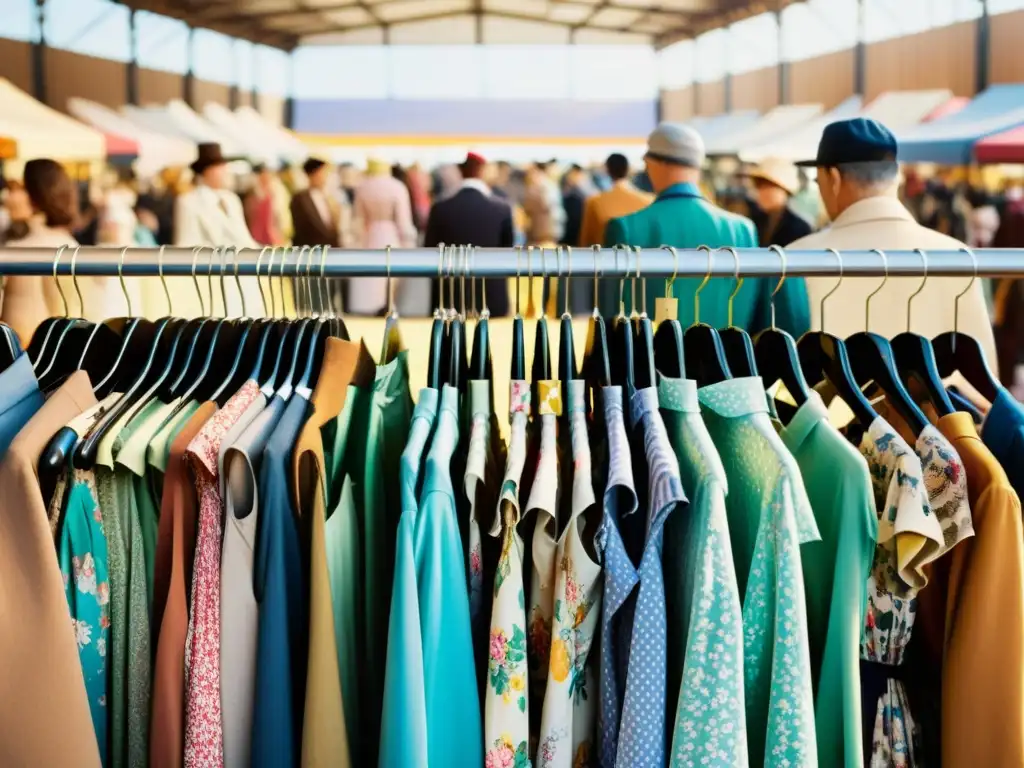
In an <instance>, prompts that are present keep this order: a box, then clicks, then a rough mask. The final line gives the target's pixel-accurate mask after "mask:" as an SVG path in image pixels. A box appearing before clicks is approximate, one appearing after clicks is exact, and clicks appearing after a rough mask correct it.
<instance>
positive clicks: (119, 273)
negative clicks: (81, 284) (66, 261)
mask: <svg viewBox="0 0 1024 768" xmlns="http://www.w3.org/2000/svg"><path fill="white" fill-rule="evenodd" d="M127 253H128V249H127V248H122V249H121V258H120V260H119V261H118V262H117V281H118V282H119V283H121V293H123V294H124V301H125V303H126V304H127V305H128V315H127V316H128V317H131V316H132V297H131V296H129V295H128V287H127V286H126V285H125V284H124V257H125V254H127ZM76 255H77V254H76ZM72 263H74V260H72ZM73 271H74V269H72V272H73ZM75 287H76V288H77V285H76V286H75ZM78 301H79V302H82V294H81V293H79V294H78ZM82 314H83V315H84V314H85V303H84V302H82Z"/></svg>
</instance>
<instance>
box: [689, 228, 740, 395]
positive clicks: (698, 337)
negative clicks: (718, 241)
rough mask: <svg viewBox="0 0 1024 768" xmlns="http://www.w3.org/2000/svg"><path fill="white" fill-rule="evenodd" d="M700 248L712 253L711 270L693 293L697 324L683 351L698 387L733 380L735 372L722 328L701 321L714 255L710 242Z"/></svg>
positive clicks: (690, 372)
mask: <svg viewBox="0 0 1024 768" xmlns="http://www.w3.org/2000/svg"><path fill="white" fill-rule="evenodd" d="M698 250H701V251H705V252H706V253H707V255H708V271H707V274H705V275H704V280H703V281H701V284H700V285H699V286H698V287H697V290H696V292H695V293H694V294H693V325H691V326H690V327H689V328H687V329H686V333H684V334H683V351H684V353H685V361H686V362H685V369H686V372H687V375H688V376H689V377H690V378H692V379H696V380H697V384H698V386H701V387H706V386H708V385H710V384H718V383H720V382H723V381H726V380H727V379H731V378H732V373H731V372H730V370H729V363H728V362H727V360H726V356H725V349H724V348H723V347H722V339H721V337H720V336H719V335H718V330H717V329H716V328H713V327H711V326H710V325H707V324H706V323H701V322H700V292H701V291H702V290H704V286H706V285H707V284H708V281H709V280H710V279H711V271H712V266H713V265H714V255H713V254H712V252H711V249H710V248H708V247H707V246H706V245H702V246H700V247H699V248H698Z"/></svg>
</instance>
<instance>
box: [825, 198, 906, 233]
mask: <svg viewBox="0 0 1024 768" xmlns="http://www.w3.org/2000/svg"><path fill="white" fill-rule="evenodd" d="M886 220H889V221H911V222H913V221H914V217H913V215H912V214H911V213H910V211H908V210H907V208H906V206H904V205H903V203H901V202H900V201H899V200H898V199H897V198H895V197H887V196H883V197H868V198H865V199H864V200H858V201H857V202H856V203H854V204H853V205H851V206H850V207H849V208H847V209H846V210H845V211H843V212H842V213H841V214H839V215H838V216H837V217H836V219H835V221H833V222H832V227H833V229H838V228H842V227H849V226H852V225H854V224H864V223H866V222H873V221H886Z"/></svg>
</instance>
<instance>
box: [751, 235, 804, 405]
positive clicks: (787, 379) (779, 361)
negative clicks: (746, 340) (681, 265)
mask: <svg viewBox="0 0 1024 768" xmlns="http://www.w3.org/2000/svg"><path fill="white" fill-rule="evenodd" d="M769 250H771V251H774V252H775V253H776V254H777V255H778V257H779V260H780V261H781V262H782V275H781V277H780V278H779V282H778V283H777V284H776V286H775V290H773V291H772V294H771V298H770V299H769V301H770V302H771V303H770V312H771V321H772V325H771V328H768V329H767V330H764V331H761V333H759V334H758V335H757V338H756V339H755V340H754V353H755V357H756V361H757V364H756V366H755V367H754V370H758V371H760V376H761V380H762V383H763V384H764V386H765V387H770V386H772V385H773V384H775V382H777V381H781V382H782V383H783V384H785V386H786V389H787V390H788V391H789V394H790V395H791V396H792V397H793V400H794V401H795V402H796V404H797V405H798V406H799V405H803V404H804V403H805V402H807V398H808V396H809V390H810V388H809V387H808V386H807V380H806V379H805V378H804V372H803V369H802V368H801V366H800V353H799V352H798V351H797V346H796V341H795V340H794V339H793V337H792V336H790V335H789V333H788V332H787V331H784V330H783V329H781V328H779V327H778V326H776V324H775V297H776V296H777V295H778V293H779V291H781V290H782V286H783V284H784V283H785V282H786V252H785V250H783V249H782V248H780V247H779V246H777V245H772V246H769Z"/></svg>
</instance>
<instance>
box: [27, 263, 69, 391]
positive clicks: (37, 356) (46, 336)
mask: <svg viewBox="0 0 1024 768" xmlns="http://www.w3.org/2000/svg"><path fill="white" fill-rule="evenodd" d="M67 248H68V246H66V245H62V246H60V247H59V248H58V249H57V250H56V252H55V253H54V256H53V284H54V285H55V286H56V288H57V293H58V294H59V295H60V303H61V306H62V307H63V308H64V316H63V317H62V318H60V317H51V318H47V319H46V320H44V321H43V324H44V325H46V331H45V332H44V333H43V339H42V343H41V344H40V345H39V348H38V349H37V350H33V344H34V342H35V340H36V338H37V337H38V336H39V333H40V331H42V326H40V327H39V328H37V329H36V331H35V333H34V334H33V335H32V339H31V341H30V342H29V347H28V352H29V359H30V360H31V361H32V370H33V371H34V370H37V369H38V368H39V363H40V361H41V360H42V357H43V353H44V352H46V347H47V345H48V344H49V342H50V336H51V335H52V334H53V329H54V326H56V325H58V324H60V322H61V320H65V321H67V320H70V319H71V318H70V314H69V312H68V299H67V297H66V296H65V295H64V287H63V286H62V285H61V284H60V280H59V279H58V278H57V266H58V265H59V264H60V260H61V257H62V256H63V255H64V251H66V250H67ZM33 353H34V354H33Z"/></svg>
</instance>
